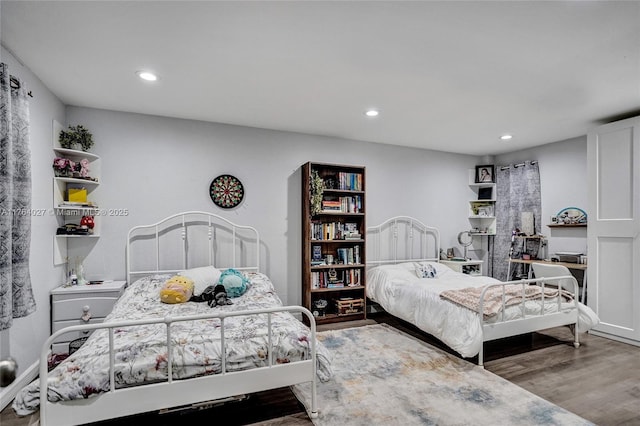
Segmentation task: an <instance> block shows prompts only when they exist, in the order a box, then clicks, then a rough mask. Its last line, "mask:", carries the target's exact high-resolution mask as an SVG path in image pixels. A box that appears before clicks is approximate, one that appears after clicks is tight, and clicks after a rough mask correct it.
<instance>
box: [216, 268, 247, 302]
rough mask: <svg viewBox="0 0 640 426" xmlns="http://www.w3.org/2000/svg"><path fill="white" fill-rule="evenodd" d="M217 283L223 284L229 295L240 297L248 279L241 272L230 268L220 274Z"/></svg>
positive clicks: (245, 289) (245, 288)
mask: <svg viewBox="0 0 640 426" xmlns="http://www.w3.org/2000/svg"><path fill="white" fill-rule="evenodd" d="M218 283H219V284H222V285H223V286H224V288H225V290H226V291H227V294H228V295H229V297H240V296H242V295H243V294H244V292H245V291H247V284H248V283H249V280H248V279H247V277H245V276H244V275H243V274H242V272H240V271H237V270H235V269H233V268H230V269H227V270H226V271H224V272H223V273H222V274H221V275H220V279H219V280H218Z"/></svg>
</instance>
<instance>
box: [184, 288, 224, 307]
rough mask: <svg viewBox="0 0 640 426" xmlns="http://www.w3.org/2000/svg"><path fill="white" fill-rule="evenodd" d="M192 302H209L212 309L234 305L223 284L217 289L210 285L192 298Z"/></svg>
mask: <svg viewBox="0 0 640 426" xmlns="http://www.w3.org/2000/svg"><path fill="white" fill-rule="evenodd" d="M190 301H191V302H207V303H208V304H209V306H210V307H212V308H213V307H215V306H223V305H233V302H232V301H231V300H229V298H228V297H227V291H226V290H225V289H224V286H223V285H222V284H217V285H216V286H215V287H214V286H212V285H210V286H209V287H207V288H205V289H204V291H203V292H202V293H201V294H200V295H198V296H192V297H191V300H190Z"/></svg>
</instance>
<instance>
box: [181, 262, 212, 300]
mask: <svg viewBox="0 0 640 426" xmlns="http://www.w3.org/2000/svg"><path fill="white" fill-rule="evenodd" d="M221 274H222V272H220V270H219V269H217V268H215V267H214V266H202V267H200V268H192V269H187V270H185V271H181V272H179V273H178V275H181V276H183V277H187V278H189V279H190V280H191V281H193V295H194V296H200V295H201V294H202V292H203V291H204V289H205V288H207V287H209V286H215V285H216V284H218V280H219V279H220V275H221Z"/></svg>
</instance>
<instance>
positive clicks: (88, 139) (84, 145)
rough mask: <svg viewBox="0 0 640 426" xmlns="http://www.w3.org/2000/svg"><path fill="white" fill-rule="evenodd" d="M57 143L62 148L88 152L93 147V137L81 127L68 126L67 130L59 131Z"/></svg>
mask: <svg viewBox="0 0 640 426" xmlns="http://www.w3.org/2000/svg"><path fill="white" fill-rule="evenodd" d="M58 141H59V142H60V146H61V147H62V148H66V149H76V147H80V149H81V150H82V151H88V150H89V149H90V148H91V147H92V146H93V135H92V134H91V132H89V130H87V129H86V128H85V127H84V126H82V125H77V126H69V130H60V136H59V137H58Z"/></svg>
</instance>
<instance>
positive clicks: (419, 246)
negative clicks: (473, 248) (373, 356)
mask: <svg viewBox="0 0 640 426" xmlns="http://www.w3.org/2000/svg"><path fill="white" fill-rule="evenodd" d="M367 245H368V247H367V265H368V267H375V266H378V265H384V264H398V263H403V262H423V261H431V262H439V259H440V255H439V254H440V233H439V231H438V229H436V228H434V227H431V226H427V225H425V224H424V223H423V222H421V221H420V220H418V219H416V218H413V217H410V216H395V217H392V218H390V219H387V220H385V221H384V222H382V223H381V224H379V225H375V226H370V227H368V228H367ZM564 280H569V281H570V282H571V284H570V285H569V286H565V285H563V282H564V283H566V281H564ZM532 283H535V284H538V285H541V286H542V289H543V290H544V287H545V285H546V284H551V285H552V286H553V287H554V288H555V287H558V288H560V289H561V290H565V291H568V292H569V293H571V294H572V296H573V301H574V302H573V305H572V306H571V308H564V309H562V308H561V302H560V298H557V302H553V303H557V305H558V308H557V311H556V312H550V313H546V314H545V313H544V306H545V303H551V302H548V301H547V302H545V296H544V291H543V292H542V296H541V309H540V313H539V314H537V315H525V311H524V301H523V302H522V304H521V306H522V307H523V309H522V310H521V312H522V316H521V317H519V318H516V319H512V320H505V319H504V316H501V317H500V318H499V319H498V320H497V321H496V322H486V321H484V320H482V342H488V341H491V340H496V339H501V338H504V337H510V336H516V335H519V334H525V333H530V332H534V331H538V330H544V329H547V328H552V327H558V326H562V325H570V324H573V325H574V341H573V345H574V346H575V347H576V348H578V347H579V346H580V342H579V339H578V303H579V302H578V294H577V292H578V282H577V281H576V279H575V277H573V276H572V275H568V276H561V277H537V278H535V279H527V280H517V281H507V282H503V283H498V284H492V285H488V286H487V287H485V288H484V290H483V291H482V293H481V296H480V305H479V308H478V315H479V316H480V318H483V315H482V312H483V305H484V298H485V293H486V292H487V291H488V290H489V288H492V287H502V306H503V308H504V303H505V286H506V285H509V284H519V285H522V290H523V295H524V290H525V286H527V285H529V284H532ZM568 287H573V288H568ZM383 308H384V306H383ZM501 311H502V312H504V309H502V310H501ZM436 337H437V336H436ZM478 365H479V366H481V367H484V345H482V347H481V348H480V352H479V353H478Z"/></svg>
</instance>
